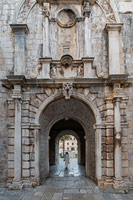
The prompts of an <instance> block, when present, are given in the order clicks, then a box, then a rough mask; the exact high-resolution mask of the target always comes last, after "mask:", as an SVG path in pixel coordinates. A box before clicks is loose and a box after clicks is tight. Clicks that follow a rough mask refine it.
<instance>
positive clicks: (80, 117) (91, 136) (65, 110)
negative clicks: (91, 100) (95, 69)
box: [39, 98, 98, 182]
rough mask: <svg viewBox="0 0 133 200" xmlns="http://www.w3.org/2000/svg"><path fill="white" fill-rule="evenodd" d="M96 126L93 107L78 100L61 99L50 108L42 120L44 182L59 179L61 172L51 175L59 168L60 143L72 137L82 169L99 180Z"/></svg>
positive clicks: (41, 163)
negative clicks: (66, 137) (76, 144)
mask: <svg viewBox="0 0 133 200" xmlns="http://www.w3.org/2000/svg"><path fill="white" fill-rule="evenodd" d="M77 108H78V109H77ZM95 123H96V121H95V117H94V115H93V112H92V110H91V109H90V107H89V106H87V105H86V104H84V102H82V101H80V100H78V99H75V98H71V99H70V100H69V101H66V100H65V99H62V98H61V99H58V100H57V101H53V102H52V103H50V104H49V105H48V106H47V107H46V109H45V110H44V111H43V112H42V114H41V117H40V125H41V130H40V141H39V145H40V165H39V171H40V180H41V182H43V181H44V180H45V178H46V177H49V176H52V175H54V176H55V175H56V176H58V175H59V173H58V169H57V170H56V171H54V173H53V174H52V173H51V172H52V168H54V169H55V168H57V167H58V166H59V140H60V138H61V137H63V136H65V135H72V136H74V137H75V138H76V139H77V141H78V142H77V143H78V167H80V166H82V167H84V174H85V176H86V177H90V178H93V179H94V178H95V175H96V170H95V169H96V163H97V162H96V157H95V155H96V154H95V144H97V143H96V140H95V139H96V138H95V129H94V124H95ZM97 166H98V165H97ZM97 169H98V168H97ZM59 170H60V169H59ZM76 170H77V169H76ZM76 170H75V171H76ZM77 176H78V175H77Z"/></svg>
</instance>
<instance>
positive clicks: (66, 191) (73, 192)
mask: <svg viewBox="0 0 133 200" xmlns="http://www.w3.org/2000/svg"><path fill="white" fill-rule="evenodd" d="M64 193H68V194H79V193H80V191H79V190H78V189H67V190H64Z"/></svg>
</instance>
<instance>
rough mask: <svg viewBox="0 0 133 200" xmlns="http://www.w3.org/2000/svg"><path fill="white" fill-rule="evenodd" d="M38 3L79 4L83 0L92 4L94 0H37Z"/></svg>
mask: <svg viewBox="0 0 133 200" xmlns="http://www.w3.org/2000/svg"><path fill="white" fill-rule="evenodd" d="M37 2H39V3H51V4H58V3H63V4H81V3H83V2H89V3H91V4H94V3H95V2H96V0H67V1H66V0H37Z"/></svg>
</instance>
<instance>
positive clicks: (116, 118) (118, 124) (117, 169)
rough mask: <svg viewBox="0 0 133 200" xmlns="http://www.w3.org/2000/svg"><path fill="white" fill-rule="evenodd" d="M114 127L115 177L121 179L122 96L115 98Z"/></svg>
mask: <svg viewBox="0 0 133 200" xmlns="http://www.w3.org/2000/svg"><path fill="white" fill-rule="evenodd" d="M114 129H115V149H114V160H115V179H116V180H121V178H122V176H121V167H122V166H121V164H122V163H121V116H120V98H119V97H116V98H115V99H114Z"/></svg>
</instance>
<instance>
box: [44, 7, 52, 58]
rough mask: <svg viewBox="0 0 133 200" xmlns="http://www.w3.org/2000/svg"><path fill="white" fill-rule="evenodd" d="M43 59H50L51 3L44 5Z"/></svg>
mask: <svg viewBox="0 0 133 200" xmlns="http://www.w3.org/2000/svg"><path fill="white" fill-rule="evenodd" d="M43 15H44V22H43V57H44V58H49V57H50V43H49V15H50V14H49V3H44V9H43Z"/></svg>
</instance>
